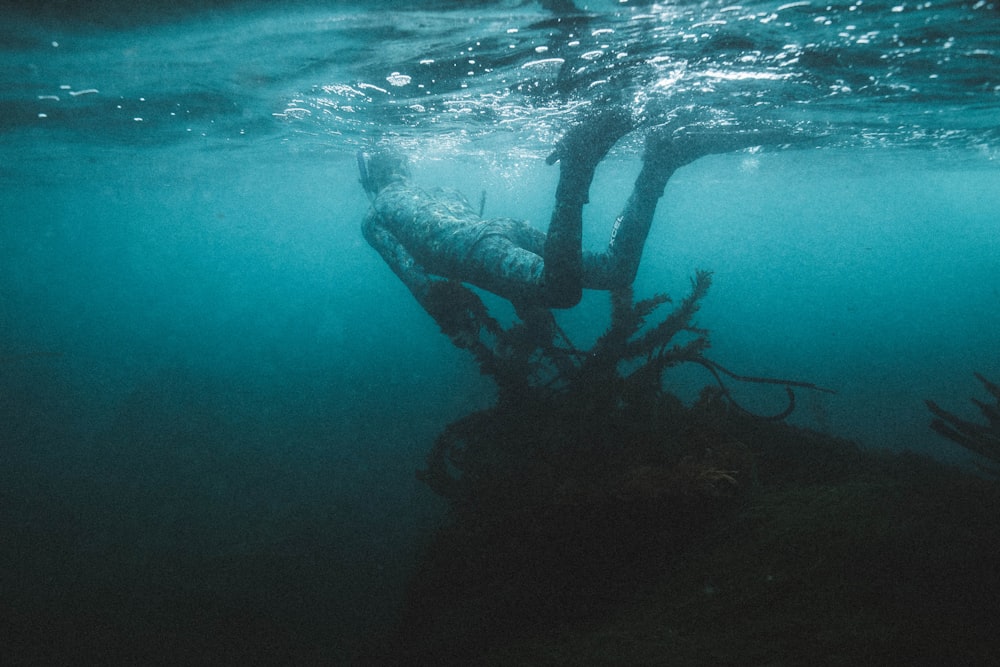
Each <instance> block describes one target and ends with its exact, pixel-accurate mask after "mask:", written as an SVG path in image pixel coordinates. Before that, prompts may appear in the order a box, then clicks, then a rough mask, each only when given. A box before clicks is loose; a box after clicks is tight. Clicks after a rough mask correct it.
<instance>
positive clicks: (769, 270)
mask: <svg viewBox="0 0 1000 667" xmlns="http://www.w3.org/2000/svg"><path fill="white" fill-rule="evenodd" d="M8 4H9V7H5V8H4V13H3V15H2V18H0V46H2V52H3V57H2V61H0V210H2V218H0V534H2V535H3V539H2V540H0V590H2V591H3V595H2V597H3V599H4V600H5V602H3V604H2V610H0V614H2V617H0V623H2V624H3V626H4V628H5V630H4V631H5V632H6V633H8V634H9V635H10V640H9V641H4V642H3V644H4V646H6V649H0V651H6V652H7V653H9V654H10V655H11V656H12V657H13V658H14V660H15V662H17V661H18V660H22V661H25V662H32V661H35V662H37V661H46V660H49V659H61V658H65V657H66V656H69V655H89V654H93V655H97V656H103V657H104V658H106V659H107V660H109V661H112V662H118V661H129V660H140V661H142V660H148V659H149V658H150V656H156V655H161V656H162V655H177V656H178V657H179V659H188V660H190V659H195V658H211V657H215V658H217V659H219V658H220V657H221V656H228V657H232V656H233V655H243V656H245V657H248V658H252V657H257V658H261V657H268V656H271V657H273V656H275V655H282V656H294V657H297V658H299V659H302V660H309V659H317V660H324V661H326V662H334V663H336V662H338V661H339V660H340V659H341V658H343V659H344V660H346V656H348V655H350V653H351V651H352V650H353V648H354V647H356V646H357V645H358V643H359V639H358V638H359V637H364V638H365V639H364V641H371V638H372V637H378V636H379V634H380V633H382V632H384V631H385V630H386V628H388V627H389V625H390V624H391V621H392V618H393V614H394V612H395V610H396V608H397V606H398V604H399V602H400V598H401V595H402V589H403V585H404V583H405V581H406V577H407V576H408V575H409V574H410V571H411V569H412V567H413V566H414V563H415V554H416V553H417V550H418V548H419V546H420V544H421V541H422V540H423V539H425V538H426V536H427V535H428V534H429V532H430V530H431V529H432V527H433V526H434V525H435V522H436V521H437V520H438V519H439V518H440V516H441V513H442V510H443V507H442V505H441V504H440V503H439V502H438V500H437V499H436V498H434V497H433V496H432V494H431V493H430V492H429V491H428V490H427V489H425V488H423V487H422V486H421V485H420V484H419V483H418V482H417V481H416V480H415V479H414V477H413V471H414V469H416V468H417V467H419V466H421V465H422V463H423V457H424V455H425V454H426V452H427V450H428V448H429V447H430V444H431V442H432V441H433V439H434V437H435V436H436V435H437V434H438V433H439V432H440V431H441V429H442V428H443V427H444V426H445V425H446V424H447V423H449V422H450V421H452V420H453V419H455V418H457V417H460V416H462V415H463V414H465V413H467V412H469V411H470V410H473V409H476V408H480V407H483V406H486V405H489V403H490V401H491V400H492V398H493V394H492V387H491V385H490V384H489V382H488V381H487V380H486V379H484V378H482V377H480V375H479V373H478V369H477V367H476V366H475V364H474V363H473V361H472V360H471V359H470V358H469V357H468V355H467V354H466V353H465V352H463V351H461V350H457V349H455V348H453V347H452V346H451V345H450V343H449V342H448V340H447V339H446V338H444V337H443V336H442V335H441V334H440V332H439V331H438V330H437V328H436V326H435V325H434V323H433V322H432V321H431V320H430V319H429V318H428V316H427V315H426V314H424V313H423V311H421V310H420V308H419V307H418V306H417V305H416V304H415V303H414V302H413V300H412V298H411V297H410V295H409V293H408V292H407V291H406V290H405V288H404V287H403V286H402V285H401V284H400V283H399V282H398V281H397V280H396V279H395V277H394V276H393V275H392V273H391V272H390V271H389V270H388V268H387V267H386V266H385V265H384V264H383V263H382V262H381V260H380V259H379V257H378V256H377V255H376V254H375V252H374V251H373V250H371V249H370V248H368V246H367V245H366V244H365V243H364V241H363V239H362V238H361V234H360V222H361V219H362V217H363V216H364V214H365V212H366V210H367V207H368V201H367V199H366V198H365V196H364V193H363V192H362V190H361V188H360V187H359V186H358V182H357V174H356V167H355V162H354V153H355V151H356V150H357V149H359V148H363V147H365V146H367V145H369V144H370V142H372V141H374V140H379V139H385V138H389V139H391V140H393V141H395V142H396V143H398V144H400V145H402V146H403V147H404V148H406V149H407V150H408V152H409V153H410V154H411V155H412V157H413V161H414V174H415V178H416V180H417V181H418V182H419V183H420V184H422V185H427V186H434V185H448V186H452V187H457V188H459V189H460V190H463V191H465V192H466V193H469V194H470V198H472V199H476V198H477V196H478V193H479V192H482V191H485V193H486V211H487V213H488V214H490V215H504V216H512V217H522V218H525V219H528V220H530V221H532V222H533V223H535V224H537V225H539V226H542V227H543V226H544V224H545V221H546V220H547V219H548V216H549V212H550V207H551V203H552V195H553V192H554V188H555V183H556V177H557V173H556V172H555V170H554V168H551V167H547V166H546V165H545V162H544V157H545V156H546V155H547V153H548V151H549V150H550V149H551V146H552V145H553V143H554V141H555V140H556V139H557V138H558V137H559V136H560V134H561V132H562V131H564V129H565V127H566V126H567V125H568V123H569V122H570V121H571V120H572V119H573V118H574V117H575V114H576V113H577V112H578V111H579V110H580V109H581V108H585V107H586V106H587V105H588V104H590V103H593V102H594V101H597V100H600V101H604V102H607V101H611V102H613V103H616V104H621V105H624V106H628V107H629V108H631V110H632V111H633V113H634V115H635V116H636V117H637V118H638V119H640V120H641V122H642V123H644V124H645V125H647V126H651V125H655V124H657V123H659V122H663V121H664V120H665V119H667V118H669V117H670V115H671V113H673V112H674V110H676V109H678V108H686V107H692V106H693V107H695V108H698V109H710V110H711V112H710V113H707V114H706V119H707V120H706V121H705V124H706V125H709V126H710V125H712V124H718V125H727V126H728V125H737V126H746V127H759V126H764V127H769V128H780V129H782V130H785V131H787V132H789V133H790V134H792V135H793V136H796V137H798V138H801V143H797V145H796V147H795V148H794V149H791V148H788V149H785V150H763V151H744V152H740V153H736V154H732V155H724V156H712V157H709V158H705V159H703V160H701V161H698V162H696V163H695V164H693V165H691V166H689V167H687V168H685V169H683V170H682V171H680V172H679V173H678V174H677V175H676V177H675V178H674V179H673V180H672V181H671V182H670V184H669V186H668V189H667V193H666V196H665V198H664V199H663V200H662V202H661V204H660V208H659V209H658V213H657V219H656V222H655V223H654V226H653V231H652V234H651V238H650V242H649V244H648V246H647V248H646V252H645V255H644V258H643V264H642V267H641V269H640V273H639V277H638V279H637V281H636V290H637V293H638V294H640V295H648V294H652V293H653V292H657V291H667V292H669V293H671V294H674V295H678V296H679V295H682V294H683V293H685V290H686V287H687V284H688V279H689V277H690V276H692V275H693V274H694V272H695V270H697V269H700V268H705V269H710V270H712V271H714V284H713V288H712V291H711V292H710V294H709V296H708V298H707V299H706V301H705V303H704V306H703V308H702V311H701V312H700V314H699V318H698V322H699V324H700V325H701V326H702V327H705V328H707V329H709V330H710V331H711V336H712V342H713V345H712V349H711V356H712V358H713V359H715V360H716V361H718V362H719V363H721V364H723V365H724V366H727V367H729V368H732V369H733V370H736V371H738V372H741V373H745V374H749V375H770V376H778V377H786V378H793V379H798V380H803V381H809V382H814V383H816V384H819V385H822V386H825V387H830V388H832V389H835V390H836V391H837V393H836V394H835V395H826V394H819V395H814V396H803V397H801V405H800V409H799V410H798V412H797V413H796V414H795V415H794V416H793V418H792V420H793V421H794V422H796V423H800V424H803V425H806V426H810V427H813V428H819V429H822V430H826V431H829V432H832V433H836V434H839V435H843V436H846V437H850V438H855V439H857V440H858V441H859V442H861V443H862V444H863V445H865V446H866V447H870V448H885V449H892V450H899V449H913V450H916V451H919V452H921V453H925V454H930V455H932V456H935V457H937V458H941V459H943V460H947V461H954V462H956V463H958V464H960V465H969V464H970V461H969V459H968V458H967V457H966V455H965V453H964V452H961V451H956V450H957V449H958V448H957V447H955V446H954V445H952V444H951V443H949V442H946V441H943V440H941V439H940V438H938V437H937V436H935V435H934V434H933V433H932V432H931V431H930V430H929V429H928V428H927V424H928V422H929V418H928V413H927V410H926V408H925V406H924V403H923V400H924V399H925V398H933V399H935V400H936V401H937V402H939V403H941V404H942V405H944V406H945V407H948V408H952V409H954V410H955V411H957V412H960V413H963V414H967V415H968V416H969V417H972V416H974V415H973V414H972V413H971V412H969V410H968V408H969V407H971V406H970V405H969V404H968V398H969V397H970V396H977V395H979V392H980V387H979V385H978V383H977V382H976V381H975V379H974V378H973V376H972V373H973V371H979V372H981V373H983V374H984V375H986V376H987V377H992V378H994V379H996V378H1000V359H998V358H997V355H996V350H997V349H998V345H1000V252H998V251H1000V248H998V245H1000V234H998V229H1000V213H998V212H1000V162H998V160H1000V126H998V124H997V118H998V117H1000V12H998V6H997V4H996V3H994V2H984V1H981V0H980V1H970V2H928V3H910V2H889V3H876V2H864V3H862V2H849V3H843V4H828V3H811V4H810V3H809V2H793V3H780V2H763V1H759V0H755V1H754V2H749V3H742V4H740V5H736V4H729V3H721V2H720V3H714V2H709V3H704V4H688V3H678V4H663V5H657V4H652V3H636V2H613V1H611V0H608V1H606V2H590V3H582V2H581V3H578V4H579V5H580V6H581V7H583V8H584V9H585V11H581V12H579V13H569V14H558V13H556V12H554V11H551V10H549V9H546V8H545V7H544V6H543V4H541V3H533V2H513V1H508V2H495V3H488V2H480V3H459V2H427V3H420V2H417V3H393V2H380V3H347V2H342V3H333V2H331V3H325V4H324V3H319V2H313V3H308V2H301V3H288V4H285V5H283V6H276V5H270V6H268V5H254V4H250V3H245V4H239V3H235V2H233V3H218V4H217V5H214V6H213V8H211V9H204V5H198V7H199V8H196V7H195V6H194V4H193V3H185V2H177V3H170V4H169V5H164V6H163V7H159V8H156V9H153V10H149V9H144V10H142V11H140V10H137V9H134V8H131V7H130V4H129V3H124V2H122V3H113V2H112V3H107V4H103V5H102V4H94V3H87V4H85V5H82V4H81V5H80V6H79V7H78V6H76V5H73V4H71V3H65V2H63V3H60V2H52V3H48V4H46V3H42V4H40V5H39V4H38V3H23V4H19V3H8ZM549 4H552V3H549ZM640 151H641V143H640V142H639V140H638V139H637V138H633V139H631V140H627V141H625V142H623V143H622V145H620V146H619V147H617V148H616V149H615V150H614V151H613V153H612V154H611V156H610V157H609V158H608V160H607V161H606V162H605V163H604V164H603V165H602V167H601V170H600V171H599V172H598V178H597V181H596V183H595V185H594V188H593V190H592V193H591V204H590V206H589V207H588V209H587V225H588V227H587V230H586V232H587V239H586V242H587V243H588V244H590V245H591V246H592V247H597V246H599V244H600V243H602V242H603V240H604V239H605V238H606V235H607V232H608V230H609V228H610V222H611V221H612V220H613V219H614V216H615V215H616V214H617V212H618V210H619V208H620V207H621V205H622V203H623V195H622V193H623V192H627V190H628V188H630V187H631V180H632V178H633V177H634V174H635V173H636V172H637V170H638V166H639V155H640ZM490 303H491V305H494V306H496V307H498V308H499V307H501V306H502V305H501V304H499V303H497V302H495V301H490ZM607 312H608V311H607V295H605V294H600V293H588V294H587V295H586V296H585V299H584V301H583V303H582V304H581V305H580V306H578V307H577V308H575V309H573V310H571V311H565V312H560V313H559V315H558V317H559V319H560V322H561V323H562V324H563V325H564V327H565V328H566V329H567V331H568V332H569V334H570V336H571V337H573V339H574V340H575V341H577V342H578V343H580V344H586V343H587V342H588V341H590V340H593V339H594V338H595V337H596V336H597V335H599V333H600V332H601V331H602V330H603V328H604V326H606V324H607V319H606V318H607ZM673 377H674V379H673V382H675V383H676V384H675V386H673V387H671V388H672V389H673V390H674V391H677V392H678V393H680V394H682V395H684V396H690V395H691V394H692V393H693V392H694V391H696V390H697V388H698V387H700V386H701V385H702V384H705V383H707V382H708V380H709V379H708V378H707V377H704V376H703V375H702V374H700V373H699V372H696V371H690V372H688V371H685V370H681V371H680V372H678V373H676V374H675V375H674V376H673ZM737 391H738V392H739V395H740V397H741V399H742V400H744V401H745V402H746V403H747V404H748V405H750V406H753V407H756V408H759V409H760V410H762V411H764V412H775V411H778V410H780V408H781V407H783V404H782V401H781V399H782V396H783V393H782V391H781V390H780V389H779V390H777V391H776V392H775V393H773V394H772V393H768V392H767V391H764V390H761V389H759V388H756V387H738V388H737ZM963 411H965V412H963ZM241 652H242V653H241Z"/></svg>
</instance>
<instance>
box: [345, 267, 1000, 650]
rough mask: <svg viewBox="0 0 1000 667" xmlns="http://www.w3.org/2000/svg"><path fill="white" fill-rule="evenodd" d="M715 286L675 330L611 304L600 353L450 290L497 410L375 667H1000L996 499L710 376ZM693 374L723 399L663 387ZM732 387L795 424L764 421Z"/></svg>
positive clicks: (465, 442)
mask: <svg viewBox="0 0 1000 667" xmlns="http://www.w3.org/2000/svg"><path fill="white" fill-rule="evenodd" d="M710 285H711V274H710V273H708V272H698V273H697V274H696V275H695V277H694V278H693V280H692V282H691V291H690V293H689V294H688V295H687V296H686V297H685V298H684V299H682V300H681V301H680V302H678V303H677V304H675V307H674V309H673V310H671V311H670V312H668V313H666V314H662V313H661V311H660V307H661V306H663V305H664V304H666V303H671V301H670V299H669V298H668V297H666V296H665V295H656V296H654V297H651V298H648V299H641V300H638V301H636V300H634V298H633V294H632V292H631V290H622V291H620V292H617V293H614V294H613V295H612V297H611V323H610V325H609V327H608V329H607V331H606V332H605V333H604V335H602V336H601V337H600V338H599V339H598V340H597V342H596V343H595V344H594V346H593V347H592V348H591V349H589V350H579V349H576V348H575V347H574V346H573V344H572V343H571V342H570V341H569V339H568V338H567V337H566V335H565V334H564V333H563V332H562V331H561V330H560V328H559V327H558V325H557V324H556V322H555V320H554V319H553V318H552V316H551V313H549V312H548V311H544V310H541V311H539V310H534V311H530V312H525V311H524V309H522V310H521V311H519V313H518V314H519V315H520V318H521V319H520V321H519V322H517V323H515V324H514V325H512V326H510V327H509V328H506V329H505V328H503V327H502V326H501V325H500V324H499V323H498V322H497V321H496V320H495V319H493V318H492V317H491V316H490V314H489V312H488V311H487V309H486V307H485V306H484V305H483V304H482V302H481V301H479V299H478V297H476V295H475V294H474V293H473V292H471V291H470V290H468V289H466V288H465V287H463V286H461V285H459V284H456V283H451V284H448V285H447V286H446V287H442V288H441V289H440V291H439V293H438V296H439V297H440V298H441V303H439V304H438V305H439V306H440V307H439V308H438V309H437V310H436V313H437V314H439V315H441V314H446V313H448V312H451V313H452V314H453V315H454V317H453V318H452V319H451V320H448V318H447V317H445V318H443V323H442V329H443V331H444V332H445V333H446V334H448V335H450V336H451V337H452V341H453V342H454V343H455V344H456V345H458V346H459V347H462V348H464V349H467V350H470V351H471V352H472V353H473V354H474V355H475V357H476V359H477V360H478V362H479V365H480V368H481V371H482V372H483V373H484V374H486V375H489V376H490V377H492V378H493V379H494V380H495V382H496V384H497V387H498V398H497V402H496V404H495V405H494V406H492V407H490V408H488V409H485V410H481V411H479V412H475V413H473V414H470V415H467V416H465V417H463V418H461V419H459V420H457V421H455V422H453V423H452V424H450V425H449V426H448V427H446V428H445V430H444V431H443V433H441V435H440V436H439V437H438V438H437V440H436V442H435V443H434V446H433V448H432V449H431V451H430V453H429V454H428V457H427V465H426V467H425V468H424V469H423V470H420V471H419V472H418V473H417V474H418V477H419V478H420V479H421V480H422V481H424V482H425V483H426V484H427V485H428V486H429V487H430V488H431V489H432V490H433V491H434V492H436V493H437V494H438V495H440V496H442V497H443V498H445V499H446V500H447V501H448V503H449V507H450V513H449V518H448V521H447V522H446V524H445V525H443V526H442V527H441V528H440V529H439V530H438V531H437V533H436V535H434V536H433V539H432V540H431V542H430V544H429V546H428V548H427V550H426V553H425V554H424V557H423V559H422V561H421V563H420V565H419V567H418V569H417V571H416V573H415V575H414V576H413V579H412V581H411V584H410V586H409V592H408V596H407V602H406V604H405V609H404V612H403V614H402V619H401V622H400V626H399V629H398V633H397V634H396V636H395V640H394V641H393V642H390V643H389V645H388V646H387V647H381V648H380V650H376V651H373V654H372V655H371V656H368V657H367V658H366V659H365V660H364V661H362V662H363V664H387V665H432V664H433V665H452V664H454V665H458V664H462V665H467V664H476V665H511V664H532V665H535V664H545V665H611V664H623V665H624V664H628V665H663V664H677V665H699V664H714V665H763V664H824V665H825V664H849V663H852V662H853V663H859V662H860V664H916V663H915V662H913V661H920V664H928V662H927V661H928V660H930V661H931V662H934V661H944V662H940V663H939V664H970V665H971V664H991V662H990V661H991V660H992V658H993V657H994V656H995V655H996V653H995V651H996V650H997V649H998V648H1000V641H998V638H997V636H996V632H995V629H994V628H993V627H992V626H993V624H992V622H991V621H990V620H989V619H992V618H993V617H994V614H995V600H996V599H997V598H996V596H997V594H1000V526H998V522H997V521H996V516H997V515H996V511H995V510H996V508H998V507H1000V489H998V488H997V486H996V485H995V484H992V483H991V482H990V481H989V480H984V479H980V478H977V477H975V476H970V475H968V474H965V473H963V472H960V471H957V470H953V469H950V468H947V467H945V466H943V465H941V464H938V463H936V462H933V461H930V460H927V459H922V458H919V457H917V456H915V455H912V454H905V455H898V454H885V453H879V454H876V453H872V452H867V451H864V450H863V449H861V448H860V447H859V446H857V445H856V444H854V443H852V442H849V441H846V440H844V439H841V438H837V437H834V436H831V435H826V434H823V433H818V432H816V431H812V430H808V429H803V428H798V427H794V426H791V425H789V424H787V423H785V422H784V418H785V417H787V416H788V415H789V414H790V413H791V411H792V410H793V409H794V407H795V390H797V389H805V390H813V391H829V390H827V389H823V388H821V387H817V386H815V385H812V384H810V383H808V382H798V381H790V380H780V379H768V378H755V377H745V376H737V375H735V374H733V373H731V372H729V371H727V370H726V369H723V368H722V367H720V366H718V364H715V363H714V362H712V361H711V360H710V359H709V358H708V357H707V356H705V354H706V351H707V350H708V348H709V336H708V332H707V331H705V330H704V329H701V328H698V327H697V326H696V325H695V323H694V317H695V315H696V313H697V312H698V309H699V304H700V302H701V300H702V299H703V298H704V297H705V296H706V294H707V292H708V289H709V287H710ZM439 322H442V320H439ZM683 363H695V364H699V365H702V366H704V367H705V368H706V369H708V370H709V371H710V373H711V375H712V376H713V378H714V379H715V380H716V382H715V383H714V384H713V385H711V386H709V387H706V388H705V389H703V390H702V391H701V393H700V395H699V396H698V398H697V400H695V401H694V402H693V403H692V404H691V405H685V404H684V403H683V402H682V401H681V400H680V399H679V398H677V397H676V396H675V395H674V394H672V393H671V392H670V391H668V390H667V388H666V387H667V382H665V378H664V375H665V371H666V370H667V369H669V368H671V367H673V366H676V365H678V364H683ZM725 378H728V379H736V380H738V381H746V382H751V383H753V382H758V383H777V384H780V385H784V386H785V387H786V390H787V394H788V396H789V405H788V407H787V408H786V409H785V410H783V411H781V412H780V413H778V414H776V415H773V416H760V415H755V414H752V413H750V412H748V411H747V410H745V409H743V408H742V407H741V406H740V405H739V404H737V403H736V402H735V401H734V400H733V397H732V395H731V394H730V392H729V390H728V388H727V386H726V383H725V381H724V379H725ZM956 661H957V662H956Z"/></svg>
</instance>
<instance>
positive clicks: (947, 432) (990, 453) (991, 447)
mask: <svg viewBox="0 0 1000 667" xmlns="http://www.w3.org/2000/svg"><path fill="white" fill-rule="evenodd" d="M974 375H975V376H976V379H977V380H979V381H980V382H982V383H983V386H984V387H985V388H986V391H987V392H989V394H990V395H991V396H992V397H993V400H994V403H993V404H992V405H991V404H988V403H984V402H982V401H980V400H977V399H975V398H973V399H971V400H972V402H973V403H975V405H976V407H978V408H979V411H980V412H981V413H982V414H983V416H984V417H986V421H987V424H986V425H982V424H976V423H974V422H970V421H967V420H965V419H962V418H961V417H959V416H958V415H956V414H954V413H952V412H948V411H947V410H945V409H944V408H942V407H941V406H939V405H938V404H937V403H935V402H934V401H931V400H927V401H925V403H927V407H928V409H930V411H931V412H932V413H933V414H934V419H933V420H932V421H931V424H930V427H931V429H932V430H934V431H935V432H937V433H938V434H940V435H942V436H944V437H946V438H948V439H949V440H951V441H952V442H955V443H957V444H959V445H961V446H962V447H965V448H966V449H968V450H969V451H972V452H975V453H976V454H979V455H980V456H982V457H985V458H987V459H989V460H990V461H992V462H993V463H995V464H1000V386H997V385H996V384H994V383H992V382H990V381H989V380H987V379H986V378H985V377H983V376H982V375H980V374H979V373H974ZM980 467H982V468H983V469H984V470H985V471H987V472H989V473H991V474H993V475H997V476H1000V467H989V466H985V465H984V466H980Z"/></svg>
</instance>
